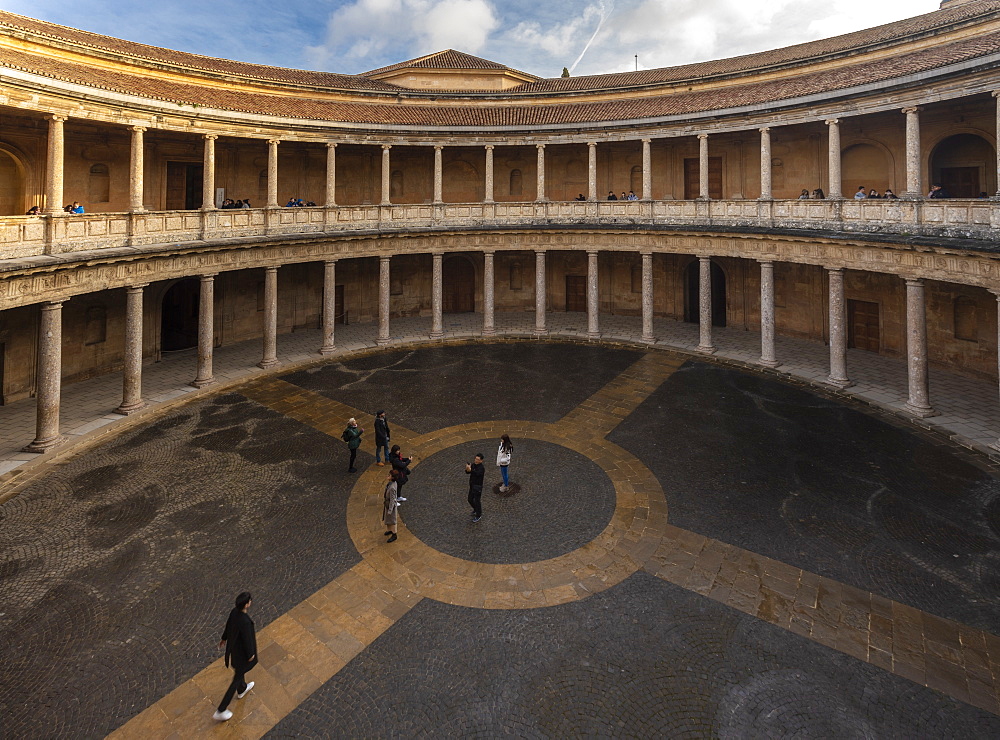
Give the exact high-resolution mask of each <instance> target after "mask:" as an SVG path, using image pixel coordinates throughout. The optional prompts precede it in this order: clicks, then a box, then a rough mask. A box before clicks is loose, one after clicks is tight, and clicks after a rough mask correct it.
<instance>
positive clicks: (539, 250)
mask: <svg viewBox="0 0 1000 740" xmlns="http://www.w3.org/2000/svg"><path fill="white" fill-rule="evenodd" d="M547 251H548V250H547V249H536V250H535V254H536V255H540V256H542V257H544V256H545V253H546V252H547Z"/></svg>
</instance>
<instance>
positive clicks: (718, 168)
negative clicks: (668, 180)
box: [684, 157, 722, 200]
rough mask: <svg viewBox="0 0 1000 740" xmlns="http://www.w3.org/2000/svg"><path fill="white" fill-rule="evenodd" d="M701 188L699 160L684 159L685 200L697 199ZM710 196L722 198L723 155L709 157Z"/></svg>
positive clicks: (717, 198) (714, 198) (715, 198)
mask: <svg viewBox="0 0 1000 740" xmlns="http://www.w3.org/2000/svg"><path fill="white" fill-rule="evenodd" d="M700 190H701V168H700V165H699V160H697V159H685V160H684V200H695V199H696V198H697V197H698V196H699V195H701V193H700ZM708 197H709V198H711V199H712V200H721V199H722V157H709V158H708Z"/></svg>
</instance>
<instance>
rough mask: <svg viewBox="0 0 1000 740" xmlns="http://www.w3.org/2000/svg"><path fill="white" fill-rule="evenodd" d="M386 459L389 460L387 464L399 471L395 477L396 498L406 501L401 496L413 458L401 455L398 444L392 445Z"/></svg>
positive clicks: (408, 476) (408, 477)
mask: <svg viewBox="0 0 1000 740" xmlns="http://www.w3.org/2000/svg"><path fill="white" fill-rule="evenodd" d="M386 459H387V460H388V461H389V464H390V465H392V469H393V470H395V471H396V472H397V473H399V477H398V478H397V479H396V484H397V491H396V498H397V500H399V501H406V499H405V498H403V486H404V485H405V484H406V482H407V481H408V480H409V479H410V463H411V462H413V460H412V459H410V458H408V457H403V453H402V452H400V449H399V445H393V446H392V451H391V452H390V453H389V455H388V457H387V458H386Z"/></svg>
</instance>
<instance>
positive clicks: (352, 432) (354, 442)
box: [340, 416, 365, 473]
mask: <svg viewBox="0 0 1000 740" xmlns="http://www.w3.org/2000/svg"><path fill="white" fill-rule="evenodd" d="M364 433H365V430H364V429H362V428H361V427H359V426H358V422H357V421H355V419H354V417H353V416H352V417H351V418H350V419H348V420H347V428H346V429H344V433H343V434H342V435H340V438H341V439H343V440H344V441H345V442H346V443H347V449H349V450H350V451H351V461H350V462H349V463H348V464H347V472H348V473H357V472H358V469H357V468H356V467H354V461H355V460H356V459H357V457H358V448H359V447H360V446H361V435H362V434H364Z"/></svg>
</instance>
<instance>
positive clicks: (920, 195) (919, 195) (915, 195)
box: [899, 193, 924, 200]
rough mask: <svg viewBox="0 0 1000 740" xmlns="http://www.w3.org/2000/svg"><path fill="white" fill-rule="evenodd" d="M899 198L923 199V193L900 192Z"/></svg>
mask: <svg viewBox="0 0 1000 740" xmlns="http://www.w3.org/2000/svg"><path fill="white" fill-rule="evenodd" d="M899 199H900V200H923V199H924V194H923V193H900V194H899Z"/></svg>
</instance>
